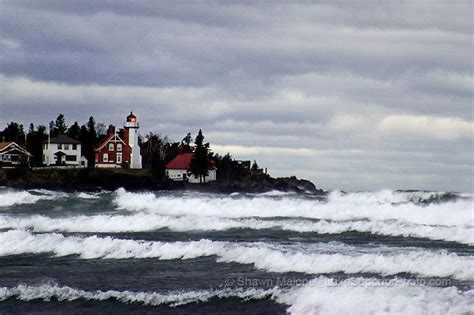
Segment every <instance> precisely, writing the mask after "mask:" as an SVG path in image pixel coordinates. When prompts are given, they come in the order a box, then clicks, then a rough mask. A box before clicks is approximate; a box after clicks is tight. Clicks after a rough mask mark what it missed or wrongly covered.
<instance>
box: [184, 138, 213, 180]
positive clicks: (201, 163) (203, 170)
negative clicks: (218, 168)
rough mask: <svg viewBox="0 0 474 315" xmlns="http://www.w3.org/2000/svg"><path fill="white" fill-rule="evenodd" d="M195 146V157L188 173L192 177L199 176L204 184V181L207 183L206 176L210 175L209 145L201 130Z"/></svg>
mask: <svg viewBox="0 0 474 315" xmlns="http://www.w3.org/2000/svg"><path fill="white" fill-rule="evenodd" d="M194 145H195V147H194V155H193V158H192V159H191V165H190V168H189V170H188V172H189V173H191V174H192V175H195V176H199V182H200V183H202V182H203V180H204V182H206V176H208V175H209V170H208V163H209V161H208V154H209V143H204V136H203V135H202V131H201V129H199V133H198V135H197V136H196V139H195V140H194Z"/></svg>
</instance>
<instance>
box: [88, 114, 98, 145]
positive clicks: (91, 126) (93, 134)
mask: <svg viewBox="0 0 474 315" xmlns="http://www.w3.org/2000/svg"><path fill="white" fill-rule="evenodd" d="M95 127H96V125H95V119H94V117H92V116H91V117H89V121H88V122H87V132H88V133H89V139H88V140H89V141H90V142H91V144H92V145H93V146H95V145H97V131H96V129H95Z"/></svg>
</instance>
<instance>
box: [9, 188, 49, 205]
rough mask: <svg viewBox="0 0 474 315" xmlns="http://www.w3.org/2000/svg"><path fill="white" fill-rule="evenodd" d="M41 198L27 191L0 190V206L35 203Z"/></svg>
mask: <svg viewBox="0 0 474 315" xmlns="http://www.w3.org/2000/svg"><path fill="white" fill-rule="evenodd" d="M40 199H42V197H41V196H36V195H33V194H31V193H29V192H28V191H14V190H0V207H10V206H13V205H19V204H28V203H30V204H31V203H35V202H37V201H38V200H40Z"/></svg>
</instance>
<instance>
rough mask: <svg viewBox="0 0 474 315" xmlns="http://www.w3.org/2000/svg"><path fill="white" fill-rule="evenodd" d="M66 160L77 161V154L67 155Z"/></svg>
mask: <svg viewBox="0 0 474 315" xmlns="http://www.w3.org/2000/svg"><path fill="white" fill-rule="evenodd" d="M66 161H69V162H75V161H77V156H75V155H66Z"/></svg>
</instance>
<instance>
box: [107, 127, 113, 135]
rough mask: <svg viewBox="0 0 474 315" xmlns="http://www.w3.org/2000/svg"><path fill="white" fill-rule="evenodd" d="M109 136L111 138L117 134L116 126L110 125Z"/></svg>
mask: <svg viewBox="0 0 474 315" xmlns="http://www.w3.org/2000/svg"><path fill="white" fill-rule="evenodd" d="M107 134H108V135H109V136H111V135H114V134H115V126H114V125H109V129H108V130H107Z"/></svg>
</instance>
